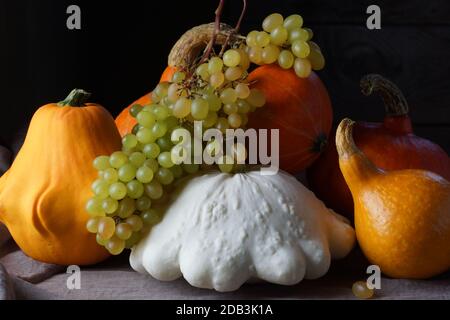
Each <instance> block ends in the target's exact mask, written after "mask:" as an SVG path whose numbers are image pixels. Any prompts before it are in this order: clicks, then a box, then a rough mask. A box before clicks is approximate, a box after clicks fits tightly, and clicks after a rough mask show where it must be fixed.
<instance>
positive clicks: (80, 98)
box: [58, 89, 91, 107]
mask: <svg viewBox="0 0 450 320" xmlns="http://www.w3.org/2000/svg"><path fill="white" fill-rule="evenodd" d="M90 96H91V94H90V93H89V92H86V91H84V90H83V89H73V90H72V91H71V92H70V93H69V95H68V96H67V98H65V99H64V100H63V101H61V102H59V103H58V105H59V106H61V107H64V106H71V107H82V106H84V105H85V103H86V102H87V100H88V99H89V97H90Z"/></svg>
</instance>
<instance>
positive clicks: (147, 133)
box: [136, 123, 157, 144]
mask: <svg viewBox="0 0 450 320" xmlns="http://www.w3.org/2000/svg"><path fill="white" fill-rule="evenodd" d="M156 125H157V123H155V124H154V126H156ZM136 137H137V139H138V141H139V142H140V143H142V144H148V143H152V142H154V141H155V140H156V137H155V134H154V132H153V129H149V128H145V127H144V128H141V129H139V131H138V133H137V134H136Z"/></svg>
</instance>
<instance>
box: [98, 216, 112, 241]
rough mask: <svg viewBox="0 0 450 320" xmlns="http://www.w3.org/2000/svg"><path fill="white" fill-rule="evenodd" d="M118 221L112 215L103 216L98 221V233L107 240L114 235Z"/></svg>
mask: <svg viewBox="0 0 450 320" xmlns="http://www.w3.org/2000/svg"><path fill="white" fill-rule="evenodd" d="M115 229H116V223H115V222H114V219H113V218H111V217H102V218H100V220H99V222H98V231H97V232H98V235H99V236H100V237H101V238H102V239H105V240H108V239H110V238H111V237H112V236H113V235H114V231H115Z"/></svg>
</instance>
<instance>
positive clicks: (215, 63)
mask: <svg viewBox="0 0 450 320" xmlns="http://www.w3.org/2000/svg"><path fill="white" fill-rule="evenodd" d="M222 68H223V61H222V59H220V58H219V57H212V58H211V59H209V62H208V72H209V74H211V75H213V74H215V73H218V72H221V71H222Z"/></svg>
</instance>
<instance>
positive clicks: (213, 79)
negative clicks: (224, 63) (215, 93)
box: [209, 71, 225, 88]
mask: <svg viewBox="0 0 450 320" xmlns="http://www.w3.org/2000/svg"><path fill="white" fill-rule="evenodd" d="M224 82H225V75H224V74H223V72H222V71H219V72H216V73H213V74H211V76H210V77H209V83H210V84H211V86H213V87H214V88H219V87H220V86H221V85H222V84H223V83H224Z"/></svg>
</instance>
